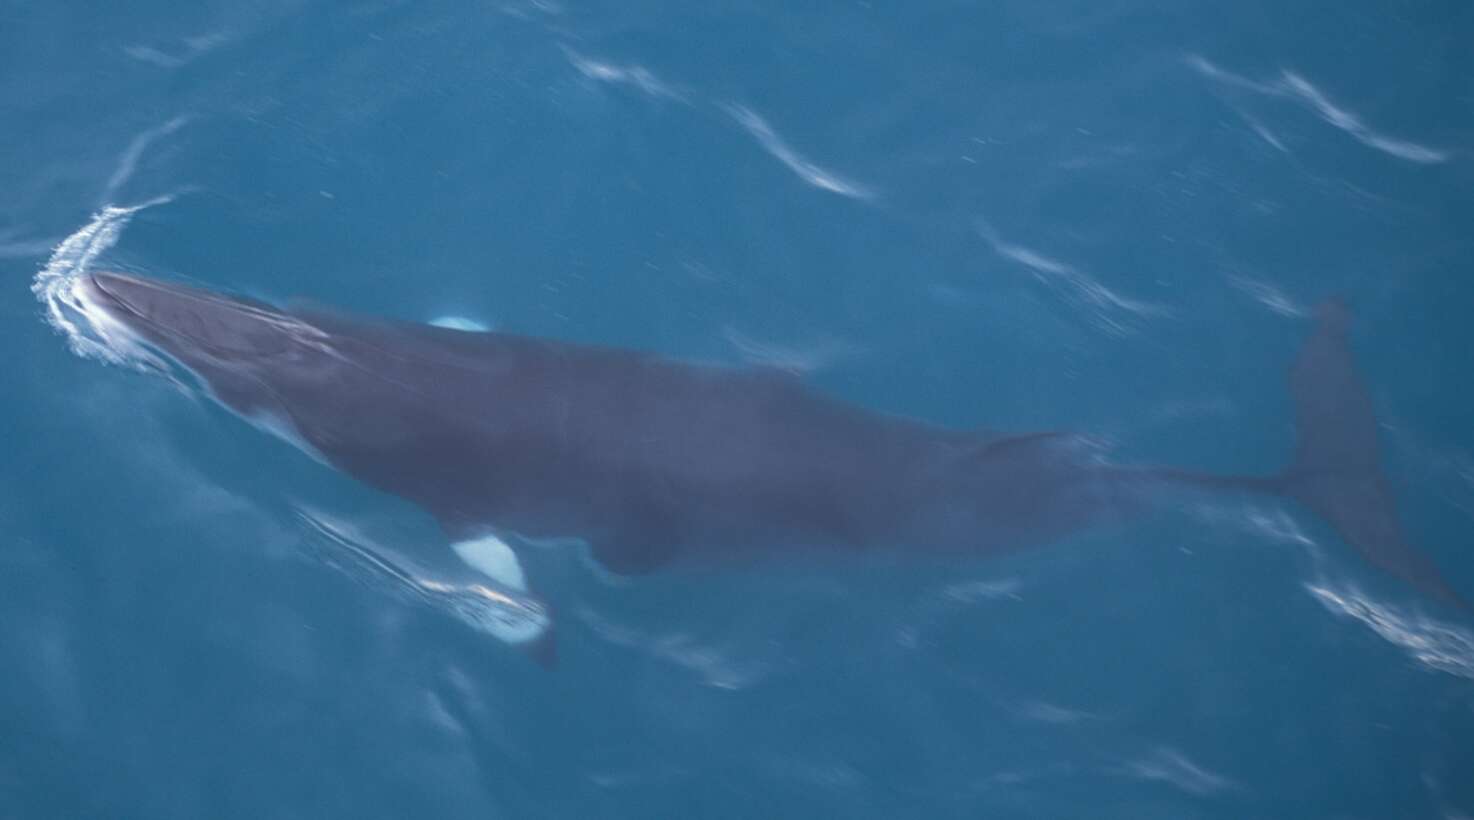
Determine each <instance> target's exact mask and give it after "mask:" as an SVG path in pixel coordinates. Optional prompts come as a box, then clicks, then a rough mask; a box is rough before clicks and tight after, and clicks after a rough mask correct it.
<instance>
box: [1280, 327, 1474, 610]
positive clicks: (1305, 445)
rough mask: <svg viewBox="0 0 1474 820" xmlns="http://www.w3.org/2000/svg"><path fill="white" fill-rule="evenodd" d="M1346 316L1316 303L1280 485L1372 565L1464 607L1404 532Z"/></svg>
mask: <svg viewBox="0 0 1474 820" xmlns="http://www.w3.org/2000/svg"><path fill="white" fill-rule="evenodd" d="M1350 324H1351V314H1350V311H1349V309H1348V308H1347V306H1346V305H1345V304H1344V303H1343V302H1341V301H1339V300H1335V301H1331V302H1327V303H1326V304H1324V305H1322V306H1321V307H1320V308H1319V310H1318V312H1317V320H1316V328H1315V332H1314V333H1313V334H1312V335H1311V337H1310V339H1309V341H1307V342H1306V343H1305V347H1304V348H1303V349H1302V351H1301V353H1300V356H1299V358H1298V359H1296V360H1295V364H1294V366H1293V367H1292V368H1291V369H1290V391H1291V394H1292V396H1293V398H1294V403H1295V423H1296V428H1297V432H1298V434H1299V444H1298V449H1297V450H1296V453H1295V459H1294V461H1293V462H1292V463H1291V465H1290V468H1289V469H1288V470H1286V471H1285V472H1284V473H1283V474H1282V475H1281V476H1280V477H1279V482H1281V486H1280V487H1279V489H1281V490H1282V491H1283V492H1285V493H1287V494H1288V495H1290V496H1291V497H1292V498H1294V499H1296V500H1297V501H1299V502H1300V503H1302V504H1304V505H1305V506H1306V507H1308V508H1309V509H1310V510H1311V511H1312V512H1314V513H1316V514H1317V515H1319V516H1320V517H1322V518H1324V519H1325V520H1326V521H1328V522H1329V523H1330V524H1331V526H1332V527H1333V528H1335V530H1336V532H1337V533H1338V534H1339V535H1340V536H1341V537H1342V538H1344V539H1345V540H1346V541H1347V542H1348V543H1349V544H1351V546H1352V547H1354V548H1355V549H1356V550H1357V551H1358V552H1359V553H1361V555H1362V557H1364V558H1365V559H1366V560H1367V561H1368V562H1370V563H1371V564H1373V565H1374V566H1376V567H1378V568H1380V569H1382V570H1385V571H1386V572H1389V573H1391V574H1392V575H1395V576H1397V577H1398V578H1401V579H1402V580H1404V581H1406V582H1407V583H1409V584H1411V585H1413V586H1414V587H1416V588H1417V589H1419V590H1421V591H1422V592H1424V593H1425V594H1428V595H1430V596H1432V597H1434V598H1437V599H1439V600H1441V601H1444V602H1445V603H1450V604H1453V605H1455V606H1459V607H1461V608H1464V609H1466V610H1468V609H1471V607H1470V605H1469V602H1468V601H1466V600H1465V599H1464V598H1463V597H1462V596H1460V595H1459V594H1458V593H1457V592H1455V591H1454V589H1453V588H1452V587H1450V586H1449V585H1448V583H1447V582H1446V581H1444V579H1443V576H1442V575H1440V574H1439V571H1438V568H1437V567H1436V566H1435V565H1434V564H1433V561H1432V560H1431V559H1429V558H1428V557H1427V556H1426V555H1424V554H1423V553H1422V552H1421V551H1419V550H1418V549H1416V548H1414V547H1413V546H1412V544H1410V543H1409V542H1408V540H1407V537H1406V536H1405V535H1404V533H1403V529H1402V524H1401V522H1400V521H1399V520H1398V515H1397V509H1396V505H1395V503H1394V500H1393V495H1392V489H1391V487H1390V486H1389V484H1388V481H1387V477H1386V475H1385V473H1384V472H1383V469H1382V463H1381V455H1380V452H1379V450H1378V446H1377V421H1376V418H1375V416H1374V415H1373V412H1372V399H1371V393H1370V391H1369V390H1368V389H1367V386H1366V384H1365V382H1364V381H1363V380H1362V378H1361V374H1360V373H1358V372H1357V369H1356V365H1355V362H1354V361H1353V359H1352V355H1351V347H1350V340H1349V338H1348V336H1349V329H1350Z"/></svg>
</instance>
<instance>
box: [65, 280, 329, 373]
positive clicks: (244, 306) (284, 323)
mask: <svg viewBox="0 0 1474 820" xmlns="http://www.w3.org/2000/svg"><path fill="white" fill-rule="evenodd" d="M78 290H79V295H80V296H81V297H82V299H83V300H84V301H85V302H86V303H87V304H88V306H89V307H90V308H95V309H98V310H100V311H101V312H102V313H103V314H105V317H106V320H108V321H110V322H112V323H115V324H116V325H119V326H121V327H122V328H124V329H126V330H127V331H128V332H129V333H131V334H133V335H134V336H136V337H138V339H140V340H141V341H143V342H145V343H147V344H148V345H150V346H152V347H154V348H156V349H158V350H159V351H161V352H163V353H165V354H167V355H169V356H171V357H173V358H175V359H177V360H179V361H180V362H182V363H184V364H186V365H188V366H191V367H194V366H196V365H197V364H200V363H206V362H211V361H214V362H217V363H225V362H229V363H231V364H233V365H237V366H239V365H247V364H250V363H253V362H264V361H270V360H274V359H278V358H281V357H291V356H294V355H300V354H301V353H302V351H303V350H304V349H306V350H312V349H316V348H319V347H320V343H321V341H322V339H323V338H324V337H325V334H323V333H322V332H321V331H319V330H317V329H316V328H314V327H313V326H312V325H310V324H308V323H306V322H304V321H302V320H301V319H298V318H296V317H293V316H290V315H288V314H286V313H283V312H282V311H280V310H277V309H276V308H274V307H271V306H270V305H266V304H264V303H260V302H256V301H254V300H249V299H243V298H238V297H231V296H224V295H221V294H218V293H213V292H211V291H207V290H202V289H199V288H194V287H190V286H188V285H181V284H175V283H172V282H163V281H159V280H155V279H145V278H141V277H136V276H129V275H127V274H122V273H103V272H98V273H90V274H87V275H86V276H85V277H83V279H82V280H81V281H80V282H79V283H78Z"/></svg>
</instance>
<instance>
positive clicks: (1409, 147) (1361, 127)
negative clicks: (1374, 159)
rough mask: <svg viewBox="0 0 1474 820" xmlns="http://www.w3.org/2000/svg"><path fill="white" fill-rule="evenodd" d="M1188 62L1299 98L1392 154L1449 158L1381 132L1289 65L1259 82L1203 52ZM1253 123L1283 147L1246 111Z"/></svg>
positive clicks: (1260, 90)
mask: <svg viewBox="0 0 1474 820" xmlns="http://www.w3.org/2000/svg"><path fill="white" fill-rule="evenodd" d="M1187 64H1188V65H1189V66H1191V67H1192V68H1193V69H1194V70H1196V71H1197V72H1198V73H1200V74H1202V75H1203V76H1205V77H1208V78H1210V79H1212V80H1214V81H1215V82H1218V83H1219V84H1221V85H1224V86H1228V87H1230V88H1238V89H1243V90H1245V91H1252V92H1254V93H1256V94H1260V95H1263V96H1266V97H1284V98H1288V99H1292V100H1294V101H1295V102H1298V103H1299V104H1300V105H1301V106H1302V107H1304V108H1306V109H1308V110H1310V111H1312V112H1314V113H1315V114H1316V115H1317V116H1319V117H1320V118H1321V119H1322V120H1324V121H1325V122H1327V123H1329V124H1330V125H1332V126H1334V127H1335V128H1337V129H1339V130H1341V131H1343V132H1345V133H1346V134H1347V135H1349V136H1351V137H1352V138H1353V139H1355V140H1356V141H1357V142H1360V143H1361V144H1362V145H1365V146H1367V147H1368V148H1374V149H1376V150H1378V151H1381V152H1383V153H1385V154H1388V155H1389V156H1393V157H1397V158H1398V159H1402V160H1406V161H1408V162H1415V163H1418V164H1421V165H1432V164H1436V163H1440V162H1446V161H1447V160H1448V158H1449V153H1448V152H1447V151H1441V150H1439V149H1437V148H1429V147H1428V146H1426V145H1419V144H1418V143H1416V142H1411V141H1409V140H1404V139H1398V138H1396V137H1390V136H1387V135H1386V134H1383V133H1380V132H1378V131H1376V130H1375V129H1373V128H1372V127H1371V126H1369V125H1367V124H1366V123H1365V122H1363V121H1362V119H1361V117H1359V116H1357V115H1356V114H1354V113H1352V112H1351V111H1348V110H1347V109H1345V108H1342V107H1341V106H1339V105H1336V104H1335V103H1334V102H1332V101H1331V99H1330V98H1329V97H1327V96H1326V94H1325V92H1323V91H1321V90H1320V89H1319V88H1316V87H1315V86H1314V85H1313V84H1311V82H1310V81H1309V80H1307V79H1305V77H1303V76H1301V75H1300V74H1297V73H1295V72H1293V71H1290V70H1288V69H1284V70H1281V72H1280V76H1279V78H1278V79H1276V80H1273V81H1270V82H1257V81H1255V80H1250V79H1248V78H1247V77H1241V76H1239V75H1237V74H1234V73H1233V72H1231V71H1226V70H1224V69H1222V68H1220V67H1218V66H1216V65H1214V64H1213V63H1211V62H1209V61H1208V60H1207V59H1206V58H1204V57H1202V56H1200V55H1196V54H1194V55H1190V56H1189V57H1188V58H1187ZM1243 116H1244V117H1245V119H1246V120H1248V122H1249V124H1250V126H1252V127H1254V129H1255V131H1256V132H1258V133H1259V135H1260V136H1261V137H1263V138H1264V139H1265V140H1266V141H1268V142H1269V143H1270V144H1271V145H1274V146H1275V147H1276V148H1279V149H1280V150H1284V146H1283V144H1281V143H1280V142H1279V140H1278V139H1275V138H1273V135H1272V134H1269V133H1268V131H1267V130H1265V129H1264V128H1263V127H1262V126H1260V125H1259V124H1258V123H1257V122H1255V121H1254V120H1253V119H1251V118H1249V117H1248V116H1247V115H1243Z"/></svg>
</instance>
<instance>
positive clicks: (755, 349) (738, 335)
mask: <svg viewBox="0 0 1474 820" xmlns="http://www.w3.org/2000/svg"><path fill="white" fill-rule="evenodd" d="M722 336H723V337H724V338H726V340H727V342H728V343H729V344H731V345H732V347H734V348H736V349H737V352H738V353H739V354H741V356H742V358H744V359H746V360H747V361H749V362H751V363H753V364H756V365H761V366H763V367H771V368H775V369H777V370H782V371H784V372H787V373H794V374H800V375H801V374H804V373H812V372H814V371H816V370H819V369H821V368H823V367H826V366H828V365H830V364H832V363H833V362H834V361H835V360H836V359H839V358H841V357H843V356H846V355H848V354H850V353H853V352H854V347H853V346H852V345H849V344H846V343H845V342H842V341H840V340H838V339H832V338H830V339H822V340H820V341H817V342H815V343H813V344H810V345H805V346H789V345H783V344H779V343H776V342H769V341H765V340H762V339H757V338H754V337H752V336H749V335H747V334H746V333H743V332H742V331H740V330H738V329H737V328H735V327H732V326H730V325H728V326H727V327H724V328H722Z"/></svg>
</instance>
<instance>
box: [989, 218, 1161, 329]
mask: <svg viewBox="0 0 1474 820" xmlns="http://www.w3.org/2000/svg"><path fill="white" fill-rule="evenodd" d="M978 230H979V232H980V233H981V234H982V236H983V238H984V239H985V240H987V242H988V244H989V245H991V246H992V247H993V251H994V252H995V253H997V254H998V255H999V256H1001V257H1003V258H1005V259H1008V260H1011V261H1013V262H1017V263H1018V264H1020V265H1023V266H1024V267H1026V268H1028V269H1029V270H1031V271H1033V273H1034V275H1035V277H1036V278H1038V279H1039V281H1041V282H1043V283H1045V284H1046V285H1049V286H1050V287H1051V288H1054V289H1056V290H1060V291H1061V292H1063V293H1064V295H1065V296H1066V298H1069V299H1070V300H1071V301H1074V302H1076V303H1078V304H1081V305H1083V306H1084V307H1086V308H1088V309H1090V310H1091V311H1093V312H1094V314H1095V316H1096V318H1097V320H1098V321H1099V322H1100V323H1101V325H1102V326H1103V327H1104V328H1105V329H1106V330H1108V331H1110V332H1112V333H1116V334H1125V333H1128V332H1130V328H1129V327H1127V326H1126V324H1125V323H1123V322H1122V321H1121V320H1120V319H1118V318H1116V315H1117V314H1121V313H1127V314H1131V315H1132V316H1135V317H1138V318H1148V317H1165V316H1170V315H1171V311H1170V310H1168V309H1167V308H1166V307H1164V306H1162V305H1156V304H1152V303H1150V302H1142V301H1139V300H1136V299H1130V298H1128V297H1125V296H1122V295H1120V294H1119V293H1116V292H1115V291H1113V290H1111V289H1110V288H1108V287H1106V286H1105V285H1103V284H1101V283H1100V282H1098V281H1096V280H1095V279H1094V278H1093V277H1091V276H1090V275H1089V274H1088V273H1086V272H1084V271H1082V270H1080V269H1078V268H1076V267H1075V266H1073V265H1070V264H1068V263H1066V262H1062V261H1060V260H1058V259H1053V258H1050V257H1048V256H1045V255H1044V254H1042V253H1039V252H1038V251H1035V250H1032V249H1030V248H1026V247H1023V246H1022V245H1015V244H1012V243H1010V242H1006V241H1004V240H1003V238H1002V237H1000V236H999V235H998V234H997V232H996V231H994V230H993V229H992V227H991V226H989V225H988V224H987V223H986V222H981V221H980V222H979V224H978Z"/></svg>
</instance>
